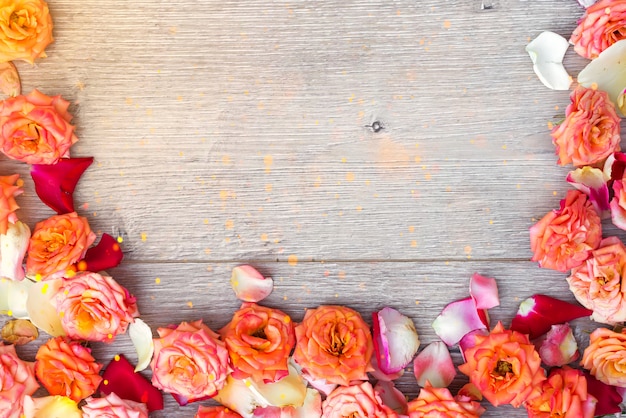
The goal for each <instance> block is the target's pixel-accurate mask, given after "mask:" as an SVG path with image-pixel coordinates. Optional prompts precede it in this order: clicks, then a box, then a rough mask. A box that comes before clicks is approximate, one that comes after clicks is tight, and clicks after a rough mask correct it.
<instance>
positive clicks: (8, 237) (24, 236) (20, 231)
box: [0, 221, 30, 280]
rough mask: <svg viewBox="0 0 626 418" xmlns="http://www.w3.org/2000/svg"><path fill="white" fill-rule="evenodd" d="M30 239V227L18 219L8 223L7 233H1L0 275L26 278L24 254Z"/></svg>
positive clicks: (15, 278) (10, 277) (11, 277)
mask: <svg viewBox="0 0 626 418" xmlns="http://www.w3.org/2000/svg"><path fill="white" fill-rule="evenodd" d="M29 241H30V228H29V227H28V225H26V224H25V223H22V222H20V221H17V222H15V223H10V222H9V224H8V228H7V233H6V234H0V259H1V262H0V277H6V278H9V279H11V280H23V279H24V265H23V262H24V256H25V255H26V250H27V249H28V243H29Z"/></svg>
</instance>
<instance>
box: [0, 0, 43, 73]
mask: <svg viewBox="0 0 626 418" xmlns="http://www.w3.org/2000/svg"><path fill="white" fill-rule="evenodd" d="M0 28H1V30H0V62H6V61H13V60H24V61H28V62H30V63H31V64H32V63H33V62H34V61H35V59H36V58H43V57H45V56H46V53H45V52H44V50H45V49H46V47H47V46H48V45H49V44H50V43H51V42H52V41H53V39H52V18H51V17H50V12H49V10H48V5H47V4H46V2H45V1H43V0H0Z"/></svg>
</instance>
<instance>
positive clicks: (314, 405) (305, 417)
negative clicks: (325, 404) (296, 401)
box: [294, 388, 322, 418]
mask: <svg viewBox="0 0 626 418" xmlns="http://www.w3.org/2000/svg"><path fill="white" fill-rule="evenodd" d="M321 416H322V395H320V393H319V392H318V391H316V390H315V389H311V388H308V389H307V390H306V396H305V397H304V404H303V405H302V406H301V407H299V408H296V415H295V417H294V418H320V417H321Z"/></svg>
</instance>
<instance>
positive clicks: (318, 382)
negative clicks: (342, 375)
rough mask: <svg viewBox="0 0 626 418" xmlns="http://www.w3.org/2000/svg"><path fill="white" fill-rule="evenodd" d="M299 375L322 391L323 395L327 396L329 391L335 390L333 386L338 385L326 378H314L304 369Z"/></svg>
mask: <svg viewBox="0 0 626 418" xmlns="http://www.w3.org/2000/svg"><path fill="white" fill-rule="evenodd" d="M300 375H301V376H302V378H303V379H304V380H306V381H307V382H309V385H311V386H312V387H314V388H315V389H316V390H318V391H319V392H321V393H323V394H324V395H325V396H328V395H329V394H330V392H332V391H333V390H335V388H336V387H337V386H338V385H337V384H336V383H330V382H328V381H327V380H326V379H316V378H315V377H313V376H312V375H311V374H309V373H307V372H306V371H301V372H300Z"/></svg>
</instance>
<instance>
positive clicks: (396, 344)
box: [372, 307, 420, 374]
mask: <svg viewBox="0 0 626 418" xmlns="http://www.w3.org/2000/svg"><path fill="white" fill-rule="evenodd" d="M372 322H373V329H374V338H373V341H374V350H375V351H376V358H377V359H378V366H379V367H380V370H381V371H382V372H383V373H385V374H392V373H396V372H399V371H400V370H402V369H404V368H405V367H406V365H407V364H409V363H410V362H411V360H413V357H414V356H415V353H417V350H418V348H419V346H420V340H419V338H418V336H417V331H416V330H415V324H414V323H413V320H412V319H411V318H409V317H407V316H404V315H402V314H401V313H400V312H398V311H396V310H395V309H393V308H389V307H387V308H383V309H382V310H380V311H379V312H374V313H373V314H372Z"/></svg>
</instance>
